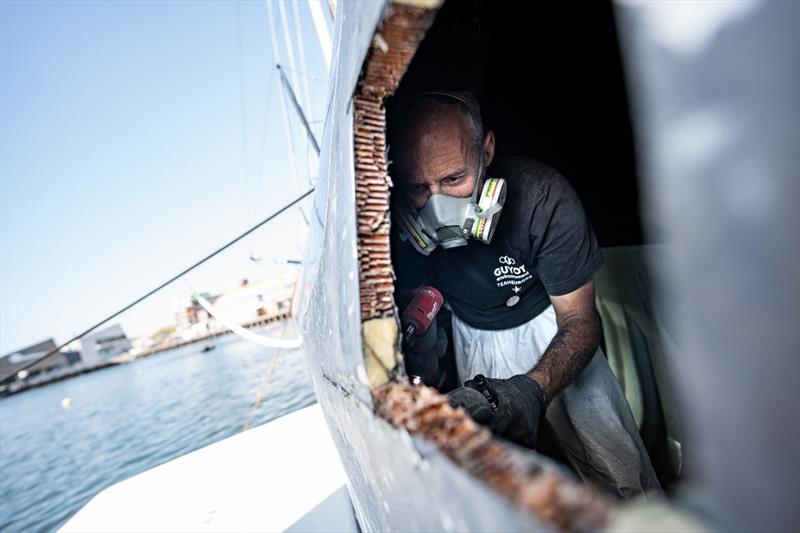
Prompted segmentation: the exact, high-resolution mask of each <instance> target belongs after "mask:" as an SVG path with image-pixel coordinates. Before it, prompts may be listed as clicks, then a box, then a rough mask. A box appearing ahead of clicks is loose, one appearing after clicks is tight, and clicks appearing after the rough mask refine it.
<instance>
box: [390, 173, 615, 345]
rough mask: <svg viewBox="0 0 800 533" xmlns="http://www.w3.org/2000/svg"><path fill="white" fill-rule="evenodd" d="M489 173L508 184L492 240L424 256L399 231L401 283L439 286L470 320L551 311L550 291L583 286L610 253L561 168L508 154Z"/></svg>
mask: <svg viewBox="0 0 800 533" xmlns="http://www.w3.org/2000/svg"><path fill="white" fill-rule="evenodd" d="M487 175H488V176H489V177H492V178H505V179H506V181H507V186H508V195H507V197H506V203H505V206H504V207H503V212H502V214H501V215H500V220H499V222H498V225H497V230H496V231H495V234H494V237H493V238H492V242H491V243H489V244H484V243H482V242H479V241H476V240H472V239H470V240H469V244H467V245H466V246H462V247H460V248H452V249H450V250H443V249H442V248H437V249H436V250H434V251H433V253H431V254H430V255H429V256H427V257H425V256H423V255H422V254H420V253H418V252H417V251H416V250H414V248H413V247H412V246H411V244H409V243H406V242H402V241H400V239H399V238H397V235H396V232H394V231H393V232H392V241H393V242H392V254H393V257H394V261H393V262H394V265H395V271H396V275H397V286H398V289H399V290H401V291H402V290H410V289H413V288H416V287H418V286H420V285H423V284H428V285H432V286H434V287H436V288H437V289H439V290H440V291H441V292H442V294H444V296H445V299H446V301H447V302H449V304H450V307H451V308H452V310H453V312H454V313H455V314H456V316H458V317H459V318H460V319H461V320H463V321H464V322H466V323H467V324H469V325H470V326H472V327H475V328H479V329H489V330H497V329H508V328H513V327H516V326H519V325H521V324H524V323H525V322H528V321H530V320H532V319H533V318H534V317H536V316H537V315H538V314H539V313H541V312H542V311H544V310H545V309H546V308H547V307H548V305H550V299H549V295H553V296H559V295H563V294H567V293H570V292H572V291H574V290H575V289H577V288H579V287H581V286H582V285H584V284H585V283H586V282H588V281H589V280H590V279H591V277H592V275H593V274H594V273H595V272H597V270H598V269H599V268H600V266H601V264H602V262H603V259H602V255H601V253H600V248H599V246H598V245H597V240H596V239H595V236H594V232H593V231H592V228H591V226H590V225H589V221H588V220H587V218H586V214H585V213H584V211H583V207H582V206H581V203H580V201H579V200H578V197H577V195H576V194H575V191H573V190H572V187H571V186H570V185H569V183H568V182H567V180H566V179H565V178H564V177H563V176H561V175H560V174H559V173H558V172H557V171H556V170H554V169H552V168H550V167H548V166H547V165H545V164H543V163H540V162H538V161H535V160H532V159H527V158H508V159H497V160H495V162H494V163H493V164H492V165H491V166H490V167H489V168H488V172H487Z"/></svg>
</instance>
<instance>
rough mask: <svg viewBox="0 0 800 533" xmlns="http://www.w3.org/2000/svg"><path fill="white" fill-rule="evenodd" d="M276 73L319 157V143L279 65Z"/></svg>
mask: <svg viewBox="0 0 800 533" xmlns="http://www.w3.org/2000/svg"><path fill="white" fill-rule="evenodd" d="M278 73H279V74H280V76H281V83H282V84H283V86H284V88H285V89H286V92H287V93H288V94H289V98H290V101H291V103H292V105H293V106H294V110H295V111H297V116H298V117H300V122H302V123H303V127H304V128H305V129H306V134H307V135H308V140H310V141H311V144H312V145H313V146H314V151H315V152H317V157H319V143H318V142H317V138H316V137H314V132H313V131H311V125H310V124H309V123H308V119H307V118H306V115H305V113H303V108H302V107H300V103H299V102H298V101H297V96H296V95H295V92H294V90H293V89H292V86H291V85H290V84H289V80H288V79H287V78H286V74H285V73H284V72H283V69H282V68H281V66H280V65H278Z"/></svg>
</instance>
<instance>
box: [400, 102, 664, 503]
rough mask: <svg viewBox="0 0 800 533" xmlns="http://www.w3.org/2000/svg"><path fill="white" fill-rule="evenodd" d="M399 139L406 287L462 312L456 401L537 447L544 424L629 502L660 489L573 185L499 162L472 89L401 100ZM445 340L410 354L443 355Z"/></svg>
mask: <svg viewBox="0 0 800 533" xmlns="http://www.w3.org/2000/svg"><path fill="white" fill-rule="evenodd" d="M390 143H391V159H392V165H393V167H392V175H393V177H394V178H395V180H396V182H397V184H398V194H396V195H395V196H396V198H397V202H396V204H395V206H394V207H393V213H394V215H395V222H396V223H395V224H394V225H393V227H394V229H395V231H393V257H394V264H395V270H396V272H397V276H398V287H399V289H400V291H402V290H404V289H413V288H414V287H418V286H420V285H422V284H429V285H432V286H434V287H436V288H437V289H439V290H440V291H441V292H442V293H443V294H444V296H445V298H446V301H447V304H448V306H449V308H450V309H451V310H452V313H453V315H452V336H453V344H454V348H455V359H456V368H457V373H458V381H459V383H461V384H463V386H462V387H459V388H457V389H455V390H454V391H452V392H450V393H449V397H450V401H451V403H452V404H453V405H455V406H460V407H464V408H465V409H466V410H467V411H468V412H469V413H470V414H471V415H472V416H473V418H475V419H476V421H479V422H483V423H486V424H488V425H489V427H490V428H491V429H492V431H494V432H495V433H496V434H498V435H501V436H503V437H506V438H509V439H511V440H513V441H515V442H517V443H520V444H522V445H525V446H529V447H534V446H536V444H537V434H538V433H539V426H540V423H541V424H542V425H543V426H544V427H545V428H546V429H547V430H548V431H547V433H548V434H553V435H554V436H555V440H556V441H557V445H558V448H560V450H561V451H562V452H563V454H564V455H566V457H567V459H568V460H569V462H570V463H571V464H572V466H573V467H574V468H575V469H576V470H577V471H578V472H579V474H580V475H581V476H582V477H584V479H588V480H592V481H594V482H596V483H598V484H600V485H602V486H605V487H606V488H608V489H609V490H610V491H612V492H614V493H615V494H617V495H619V496H620V497H623V498H628V497H631V496H634V495H637V494H640V493H642V492H644V491H647V490H653V489H659V484H658V481H657V479H656V476H655V473H654V471H653V468H652V465H651V464H650V460H649V457H648V455H647V452H646V450H645V448H644V446H643V444H642V441H641V438H640V436H639V433H638V429H637V427H636V424H635V421H634V419H633V416H632V414H631V412H630V407H629V406H628V404H627V402H626V400H625V397H624V395H623V394H622V391H621V389H620V387H619V384H618V383H617V381H616V379H615V377H614V375H613V373H612V372H611V370H610V368H609V366H608V364H607V362H606V360H605V357H604V355H603V353H602V352H601V351H600V349H599V348H598V346H599V343H600V335H601V328H600V322H599V318H598V316H597V313H596V310H595V306H594V283H593V281H592V275H593V274H594V273H595V272H596V271H597V270H598V269H599V268H600V266H601V264H602V257H601V254H600V250H599V247H598V245H597V242H596V240H595V237H594V234H593V232H592V230H591V227H590V226H589V223H588V221H587V219H586V216H585V214H584V212H583V209H582V207H581V204H580V202H579V200H578V198H577V196H576V195H575V193H574V191H573V190H572V188H571V187H570V185H569V183H568V182H567V181H566V180H565V179H564V178H563V177H562V176H560V175H559V174H558V173H557V172H556V171H555V170H553V169H552V168H549V167H547V166H546V165H544V164H542V163H539V162H536V161H533V160H530V159H524V158H517V159H508V160H495V158H494V152H495V137H494V134H493V132H491V131H488V132H485V133H484V131H483V126H482V122H481V117H480V110H479V108H478V103H477V100H476V99H475V97H474V96H473V95H471V94H470V93H449V92H428V93H422V94H420V95H418V96H416V97H414V98H411V99H409V100H407V101H405V102H398V103H396V104H395V106H394V110H393V113H392V115H391V117H390ZM503 180H504V181H503ZM487 228H488V229H487ZM440 337H441V335H440ZM433 341H434V342H431V343H428V344H429V346H428V347H426V344H425V342H423V341H420V342H417V343H416V345H415V344H414V343H412V350H411V351H412V352H413V351H414V350H413V348H416V351H417V352H420V351H422V352H424V351H425V350H426V349H429V348H430V349H434V350H435V351H437V352H438V353H436V354H435V355H434V356H433V357H438V356H441V349H440V348H441V342H435V341H436V336H435V334H433ZM413 355H416V356H417V357H423V358H424V357H426V355H425V354H422V355H420V353H416V354H412V356H413ZM409 357H410V356H409V354H407V360H408V358H409ZM477 375H482V376H486V378H488V380H486V382H487V383H488V390H487V391H484V390H483V388H482V387H481V386H480V383H479V382H480V381H483V380H482V378H481V377H479V378H478V380H474V379H473V378H475V376H477ZM476 381H477V382H478V383H476Z"/></svg>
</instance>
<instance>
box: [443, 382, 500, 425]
mask: <svg viewBox="0 0 800 533" xmlns="http://www.w3.org/2000/svg"><path fill="white" fill-rule="evenodd" d="M447 399H448V400H450V405H452V406H453V407H463V408H464V410H465V411H467V413H469V416H471V417H472V419H473V420H474V421H475V422H478V423H479V424H486V423H487V422H489V419H490V418H492V406H491V405H490V404H489V400H487V399H486V397H485V396H484V395H483V394H481V393H480V392H478V391H477V390H475V389H473V388H471V387H459V388H457V389H455V390H452V391H450V392H448V393H447Z"/></svg>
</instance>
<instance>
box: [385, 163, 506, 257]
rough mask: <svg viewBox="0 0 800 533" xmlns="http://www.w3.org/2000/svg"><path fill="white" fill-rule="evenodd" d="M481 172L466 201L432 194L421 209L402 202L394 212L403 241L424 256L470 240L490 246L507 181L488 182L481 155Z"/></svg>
mask: <svg viewBox="0 0 800 533" xmlns="http://www.w3.org/2000/svg"><path fill="white" fill-rule="evenodd" d="M479 169H480V174H479V175H478V177H477V179H476V180H475V187H474V189H473V191H472V195H471V196H467V197H466V198H458V197H455V196H448V195H446V194H433V195H431V196H430V197H429V198H428V202H427V203H426V204H425V206H424V207H423V208H422V209H420V210H417V209H416V208H414V206H413V205H412V204H411V202H409V201H408V200H406V199H403V200H401V202H400V205H398V206H397V209H395V210H394V212H395V216H394V218H395V221H396V223H397V224H398V225H399V226H400V238H401V239H402V240H405V241H409V242H410V243H411V244H412V245H413V246H414V248H415V249H416V250H417V251H418V252H419V253H421V254H423V255H429V254H430V253H431V252H432V251H433V250H435V249H436V247H437V246H441V247H442V248H444V249H445V250H447V249H449V248H456V247H459V246H466V244H467V239H469V238H473V239H476V240H478V241H480V242H482V243H484V244H489V242H491V240H492V236H494V231H495V229H496V228H497V222H498V220H499V218H500V213H501V211H502V210H503V204H504V203H505V201H506V180H504V179H495V178H492V179H485V169H484V167H483V154H482V153H481V157H480V162H479Z"/></svg>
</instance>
